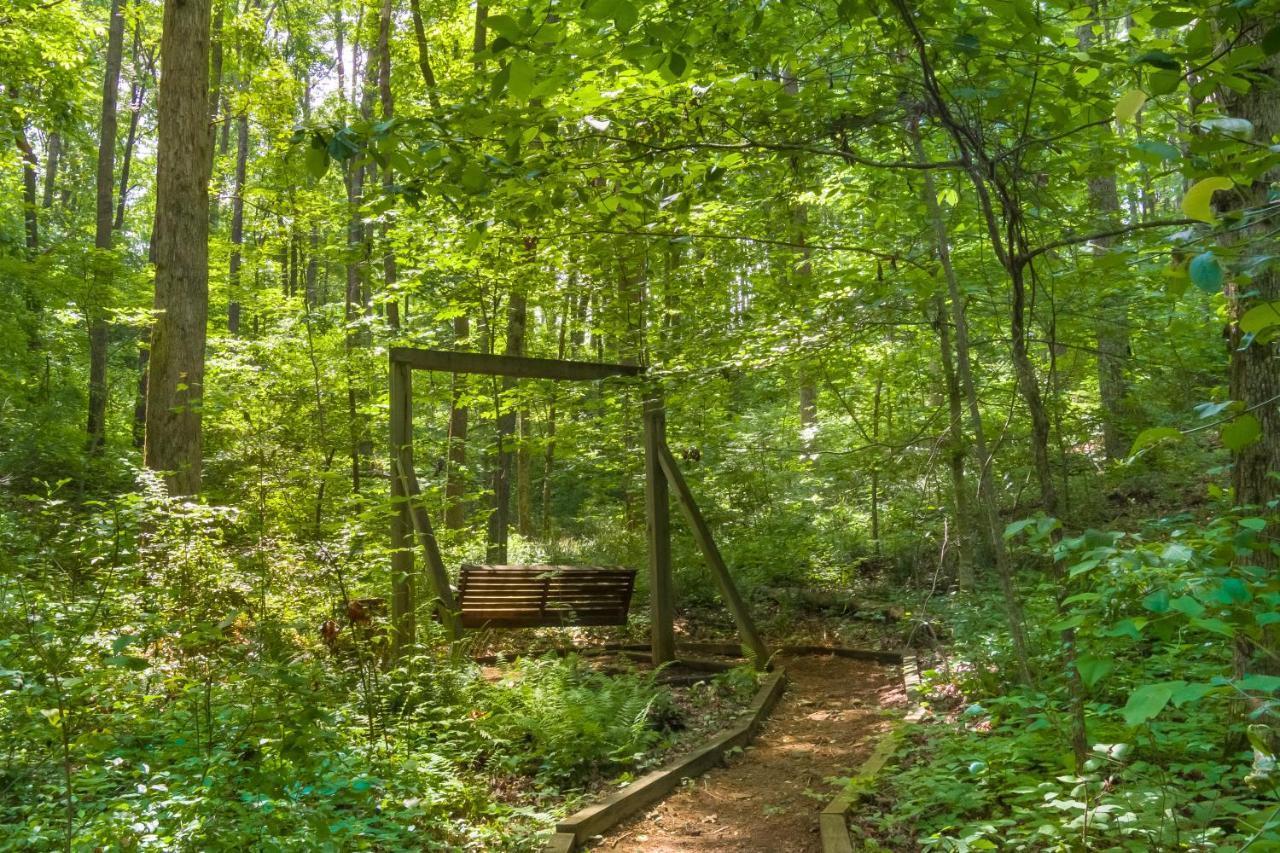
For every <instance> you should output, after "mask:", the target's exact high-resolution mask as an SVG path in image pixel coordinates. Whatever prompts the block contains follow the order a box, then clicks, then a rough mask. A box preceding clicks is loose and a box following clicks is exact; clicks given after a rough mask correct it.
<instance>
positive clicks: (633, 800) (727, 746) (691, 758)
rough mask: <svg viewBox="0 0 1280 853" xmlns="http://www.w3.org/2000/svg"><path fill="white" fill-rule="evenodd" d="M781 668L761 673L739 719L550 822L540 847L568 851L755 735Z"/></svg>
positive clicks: (781, 679) (780, 683) (780, 684)
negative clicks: (595, 800) (551, 830)
mask: <svg viewBox="0 0 1280 853" xmlns="http://www.w3.org/2000/svg"><path fill="white" fill-rule="evenodd" d="M785 687H786V673H785V672H784V671H783V670H782V669H781V668H779V669H777V670H775V671H773V672H772V673H770V674H769V675H767V676H765V679H764V681H763V682H762V683H761V684H760V688H759V689H758V690H757V691H756V695H755V698H753V699H752V700H751V705H750V707H749V708H748V709H747V710H748V714H747V717H746V719H744V720H741V721H739V722H737V723H735V724H734V725H732V726H730V727H729V728H727V729H725V730H724V731H722V732H720V734H718V735H716V736H715V737H714V738H712V739H711V740H710V741H708V742H707V743H705V744H703V745H702V746H700V747H698V748H697V749H695V750H694V751H693V752H691V753H689V754H688V755H684V756H682V757H680V758H677V759H675V760H673V761H671V762H669V763H668V764H666V765H665V766H663V767H661V768H659V769H657V770H654V771H651V772H650V773H647V774H645V775H644V776H641V777H640V778H639V779H637V780H636V781H634V782H632V783H631V784H630V785H628V786H626V787H625V788H623V789H622V790H620V791H617V792H615V793H613V794H612V795H610V796H609V797H607V798H606V799H604V800H603V801H601V802H599V803H596V804H595V805H591V806H587V807H586V808H584V809H582V810H580V811H578V812H575V813H574V814H572V815H570V816H569V817H567V818H565V819H564V820H562V821H560V822H559V823H557V824H556V831H555V834H554V835H552V836H551V840H550V841H549V842H548V843H547V846H546V848H545V851H546V853H573V851H574V850H577V849H578V846H579V845H580V844H582V842H584V841H586V840H587V839H588V838H590V837H591V836H593V835H599V834H600V833H602V832H604V831H605V830H607V829H609V828H611V827H613V826H616V825H617V824H618V823H620V822H621V821H622V820H624V819H625V818H628V817H630V816H631V815H633V814H635V813H636V812H638V811H639V810H640V809H642V808H644V807H645V806H647V805H650V804H652V803H654V802H657V801H658V800H660V799H662V798H663V797H665V796H666V795H667V794H669V793H671V791H672V790H674V789H675V787H676V786H677V785H679V784H680V783H681V782H682V781H683V780H685V779H687V778H689V777H691V776H697V775H699V774H701V773H705V772H706V771H707V770H710V769H711V768H712V767H714V766H715V765H717V764H719V763H720V762H721V761H723V760H724V756H725V753H727V752H728V751H729V750H731V749H733V748H734V747H742V746H746V745H747V744H748V743H750V742H751V740H752V738H754V737H755V736H756V732H757V731H759V729H760V725H761V724H762V723H763V722H764V720H765V718H766V717H768V716H769V713H770V712H771V711H772V710H773V708H774V706H775V705H777V704H778V700H779V699H780V698H782V691H783V690H784V689H785Z"/></svg>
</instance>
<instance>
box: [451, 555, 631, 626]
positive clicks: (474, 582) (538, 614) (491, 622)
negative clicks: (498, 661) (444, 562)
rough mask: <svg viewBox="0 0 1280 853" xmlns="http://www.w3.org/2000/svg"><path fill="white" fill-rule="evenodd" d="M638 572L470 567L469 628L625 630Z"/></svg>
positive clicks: (464, 614) (464, 602) (462, 581)
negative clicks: (610, 627) (597, 627)
mask: <svg viewBox="0 0 1280 853" xmlns="http://www.w3.org/2000/svg"><path fill="white" fill-rule="evenodd" d="M634 585H635V572H634V571H632V570H630V569H601V568H592V567H588V566H548V565H541V566H540V565H531V566H492V565H483V566H477V565H464V566H463V567H462V573H461V575H460V577H459V580H458V603H459V604H460V605H461V608H462V610H461V618H462V626H463V627H464V628H478V627H484V626H488V627H491V628H544V627H568V626H573V625H625V624H627V611H628V609H629V608H630V605H631V592H632V589H633V588H634Z"/></svg>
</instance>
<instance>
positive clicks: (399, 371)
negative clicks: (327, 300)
mask: <svg viewBox="0 0 1280 853" xmlns="http://www.w3.org/2000/svg"><path fill="white" fill-rule="evenodd" d="M412 382H413V379H412V374H411V372H410V370H409V368H407V367H405V366H404V365H403V364H397V363H396V362H394V361H393V362H391V376H390V383H389V389H390V407H391V436H390V452H391V471H392V472H393V473H394V472H396V471H397V470H398V468H399V464H400V458H401V456H402V455H403V454H405V453H406V452H410V451H409V447H410V442H411V441H412V434H413V433H412V430H413V426H412V423H413V390H412V389H413V385H412ZM391 500H392V503H393V504H395V506H396V512H395V513H394V514H393V515H392V516H391V625H392V628H393V630H392V633H391V660H392V661H395V660H398V659H399V658H400V656H401V654H402V653H403V651H404V649H405V648H407V647H408V646H410V645H412V644H413V642H414V639H415V637H414V635H415V633H416V631H415V629H416V627H417V626H416V625H415V624H414V621H413V620H414V614H413V610H414V608H413V562H414V561H413V540H412V532H411V531H412V530H413V523H412V521H411V520H410V516H409V502H408V500H407V499H406V493H405V487H404V483H403V481H402V480H401V479H400V478H399V477H394V476H393V477H392V478H391Z"/></svg>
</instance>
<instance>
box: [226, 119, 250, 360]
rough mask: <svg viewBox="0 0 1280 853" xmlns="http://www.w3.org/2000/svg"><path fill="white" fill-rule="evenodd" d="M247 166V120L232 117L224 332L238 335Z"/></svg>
mask: <svg viewBox="0 0 1280 853" xmlns="http://www.w3.org/2000/svg"><path fill="white" fill-rule="evenodd" d="M248 163H249V116H248V113H247V112H245V111H244V110H243V109H242V110H241V112H240V115H238V116H236V169H235V177H234V178H233V179H232V189H231V192H232V196H231V260H230V265H229V268H228V270H227V289H228V291H230V292H229V294H228V300H227V331H228V332H229V333H231V334H232V335H239V334H240V265H241V252H242V250H243V246H244V183H245V173H246V170H247V168H248Z"/></svg>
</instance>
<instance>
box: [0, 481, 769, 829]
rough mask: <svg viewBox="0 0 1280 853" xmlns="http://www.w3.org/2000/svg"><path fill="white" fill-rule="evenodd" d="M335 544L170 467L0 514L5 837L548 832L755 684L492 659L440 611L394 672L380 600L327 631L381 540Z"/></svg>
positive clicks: (550, 660) (0, 758)
mask: <svg viewBox="0 0 1280 853" xmlns="http://www.w3.org/2000/svg"><path fill="white" fill-rule="evenodd" d="M249 529H250V530H252V528H249ZM245 542H249V543H251V544H250V546H248V547H246V546H245V544H244V543H245ZM344 552H345V555H346V556H344V557H342V558H340V559H339V558H334V557H332V556H331V555H330V554H329V553H328V552H327V551H326V550H325V549H324V548H320V549H309V548H308V547H306V546H303V545H302V544H300V543H297V542H291V541H288V540H268V539H266V538H257V539H255V538H254V537H252V536H245V526H244V523H243V519H241V518H240V517H239V516H238V514H237V513H235V512H234V511H231V510H226V509H221V508H217V507H209V506H202V505H196V504H184V503H180V502H175V501H168V500H166V499H164V498H163V497H162V496H160V495H159V494H158V492H156V491H155V490H154V489H151V490H148V491H143V492H142V493H139V494H136V495H128V496H125V497H123V498H121V499H120V500H118V501H115V502H113V503H111V504H109V505H101V506H99V507H98V508H97V509H96V510H95V511H92V512H91V513H89V514H88V515H82V514H73V513H70V512H68V511H67V506H66V505H65V504H64V503H63V502H62V501H61V499H60V498H58V497H57V496H56V490H54V494H51V495H45V496H42V497H38V498H36V497H30V498H27V499H26V505H25V506H24V507H23V508H22V511H21V513H18V512H10V513H8V514H0V559H2V560H4V561H6V562H5V565H4V569H5V571H4V572H3V573H2V584H0V604H2V606H0V849H15V850H17V849H22V850H29V849H77V850H80V849H84V850H90V849H165V850H197V849H198V850H239V849H258V850H352V849H377V850H396V849H413V850H422V849H439V850H527V849H536V848H537V846H538V844H539V841H540V840H541V839H544V838H545V834H546V832H547V831H548V830H549V828H550V827H551V825H552V824H553V823H554V820H555V819H556V818H557V817H558V816H560V815H562V814H564V813H565V812H567V811H568V810H570V809H571V808H573V807H574V806H575V805H577V804H578V803H580V802H581V801H582V799H583V798H584V797H586V796H588V795H590V794H591V793H593V792H598V791H600V790H602V789H606V788H608V787H610V786H613V785H616V784H619V783H623V782H625V781H626V780H628V779H630V778H632V777H633V776H634V775H635V774H637V773H639V772H642V771H643V770H645V769H646V768H648V767H650V766H652V765H653V764H654V763H656V762H658V761H660V760H662V758H663V757H665V756H666V755H667V754H669V753H670V751H671V750H673V749H680V748H683V746H684V745H685V744H686V742H687V740H686V739H687V738H688V737H692V736H696V735H697V734H699V733H702V732H703V731H704V730H705V729H707V728H709V727H715V726H716V725H718V723H719V722H720V721H721V720H723V719H724V718H726V717H728V716H733V715H734V714H736V712H737V710H738V709H740V708H741V707H743V706H744V705H745V704H746V702H747V701H748V700H749V696H750V688H751V686H752V678H751V677H749V676H747V675H746V674H744V673H742V672H730V673H726V674H725V675H722V676H719V677H717V678H715V679H710V680H709V683H707V684H703V685H694V686H691V687H687V688H678V689H673V688H668V687H666V686H664V685H662V684H660V683H659V682H658V676H659V673H657V672H643V671H639V670H619V669H618V668H617V667H615V668H614V669H613V670H611V671H610V672H609V673H607V674H606V673H602V672H598V671H596V670H594V669H593V668H592V667H591V666H588V665H587V663H586V662H585V661H584V660H583V659H579V658H576V657H567V658H555V657H547V658H534V659H528V658H525V659H519V660H515V661H512V662H511V663H510V664H508V665H506V666H505V667H504V668H503V671H502V676H501V677H500V678H498V679H496V680H494V679H490V678H486V677H485V673H484V672H483V670H482V668H481V667H479V666H477V665H475V664H473V663H471V662H470V659H469V657H467V656H466V655H457V656H453V655H451V654H450V652H449V651H448V645H447V644H446V643H444V642H443V641H442V637H440V636H439V634H438V633H437V632H438V631H439V628H438V626H433V625H432V624H431V623H429V622H428V623H426V624H424V625H422V626H421V627H420V634H425V635H426V636H425V637H423V638H422V640H423V642H422V645H421V646H420V647H419V650H418V652H417V653H416V654H413V655H411V656H409V657H408V659H407V660H406V661H405V662H404V664H403V665H402V666H400V667H398V668H392V669H388V668H387V667H386V666H385V660H384V658H385V646H386V633H385V626H384V625H382V624H380V622H379V620H378V619H363V620H362V619H355V620H350V619H348V620H346V621H343V619H342V618H341V617H339V618H338V619H335V620H333V621H332V622H330V623H326V625H332V626H333V628H334V631H333V632H332V633H330V634H329V635H327V636H325V634H324V631H320V632H318V631H317V626H318V625H319V624H320V622H321V621H322V620H323V619H324V616H325V615H327V614H329V613H332V610H331V608H332V605H331V604H330V602H332V601H334V600H335V599H337V600H339V601H341V600H343V599H344V598H349V596H347V595H346V590H347V588H348V587H347V584H349V583H351V584H356V583H359V582H361V579H362V577H363V575H364V574H365V573H366V572H367V571H368V569H367V568H366V567H367V566H370V565H380V564H382V563H383V562H384V560H385V554H383V553H378V552H374V553H369V554H363V553H362V552H361V549H360V548H358V547H351V546H350V545H349V544H348V546H347V547H345V548H344ZM286 569H287V573H286ZM285 577H289V578H292V581H290V582H289V583H288V585H286V582H285V581H284V580H283V579H284V578H285ZM335 587H336V589H335ZM335 593H337V595H335ZM339 595H341V596H342V597H341V598H340V597H339ZM346 612H347V613H348V615H350V614H351V613H354V612H356V611H355V610H352V609H350V608H347V609H346ZM339 624H340V625H341V630H338V626H339ZM325 640H327V641H328V642H326V641H325ZM463 651H465V650H463Z"/></svg>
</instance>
